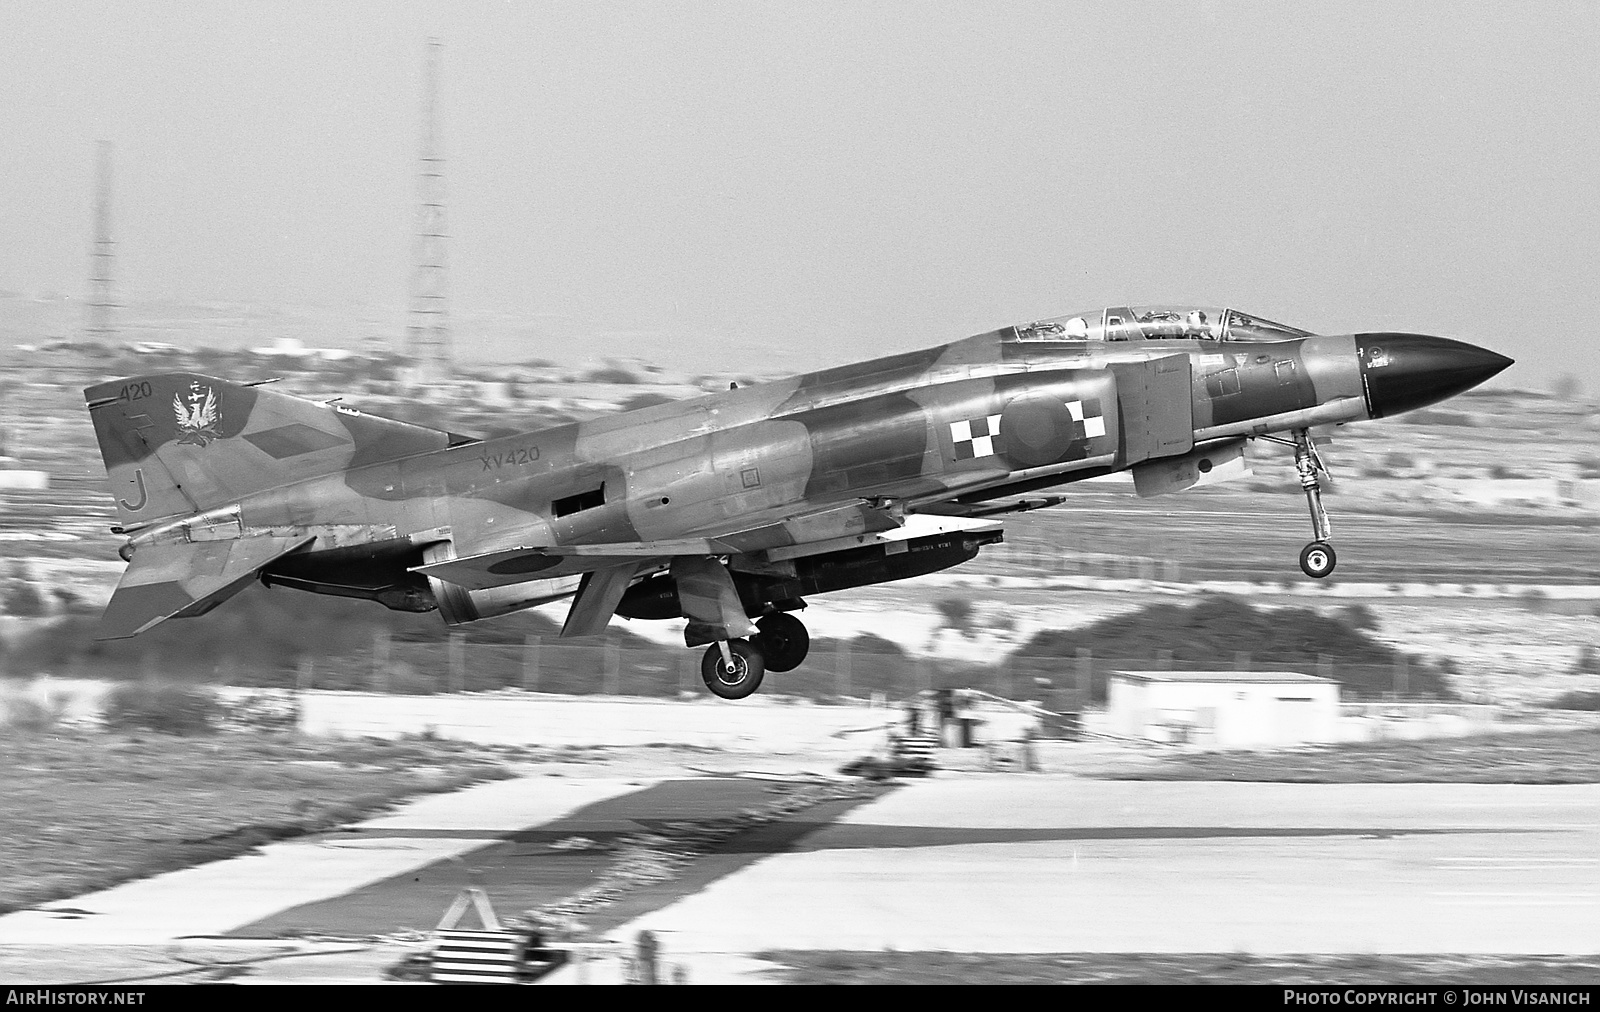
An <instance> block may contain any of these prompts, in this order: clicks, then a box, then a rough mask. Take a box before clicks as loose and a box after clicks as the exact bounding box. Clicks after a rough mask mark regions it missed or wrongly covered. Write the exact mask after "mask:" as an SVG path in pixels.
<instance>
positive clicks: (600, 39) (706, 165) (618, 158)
mask: <svg viewBox="0 0 1600 1012" xmlns="http://www.w3.org/2000/svg"><path fill="white" fill-rule="evenodd" d="M430 36H435V37H437V38H439V40H440V41H441V42H442V43H443V44H444V50H443V62H442V83H441V96H440V115H441V136H442V141H443V146H444V153H445V156H446V158H447V167H446V172H447V175H448V191H449V195H448V216H449V231H450V234H451V236H452V238H451V242H450V248H449V255H450V262H451V273H450V294H451V302H452V307H453V311H454V313H455V315H456V316H457V318H458V320H460V321H462V322H461V324H460V325H459V326H458V342H460V343H461V344H462V345H467V344H468V343H469V342H470V341H471V340H472V339H473V336H474V335H473V332H472V328H471V327H470V326H467V321H468V320H470V319H475V318H482V319H487V318H490V317H495V318H497V319H500V320H501V321H502V322H507V321H509V323H510V324H512V325H514V327H516V328H520V332H521V333H523V334H524V335H525V342H526V345H525V347H519V348H512V347H507V346H505V344H504V342H502V344H501V345H500V346H498V347H496V348H494V349H492V350H493V351H495V352H497V353H500V354H503V355H508V356H512V357H531V356H532V355H536V354H545V353H548V351H549V350H550V348H551V346H552V345H559V346H561V347H562V348H564V349H565V350H569V351H570V350H571V348H573V347H575V346H577V345H578V344H579V343H581V342H588V346H589V347H592V349H593V350H594V351H595V352H596V353H597V354H624V355H625V354H639V355H642V356H644V357H647V358H654V359H657V360H663V361H667V362H672V361H681V362H684V363H686V364H687V363H690V362H692V363H694V364H696V365H701V364H704V363H706V362H707V361H709V360H714V359H716V358H718V357H719V356H721V357H725V359H726V361H727V362H728V363H730V364H733V365H736V366H739V367H745V368H750V367H754V366H760V365H763V364H766V363H769V362H770V363H772V364H774V365H777V366H781V367H784V368H790V367H793V368H799V367H804V366H808V365H811V364H816V363H838V362H842V361H846V360H849V359H852V358H860V357H864V356H866V355H869V354H873V353H880V352H882V353H887V352H892V351H900V350H905V349H909V348H912V347H917V346H921V345H926V344H933V343H937V342H941V341H946V340H952V339H955V338H958V337H962V336H965V335H967V334H971V333H976V332H979V331H982V330H987V329H990V328H993V327H996V326H1001V325H1005V324H1008V323H1014V322H1019V321H1025V320H1028V319H1033V318H1037V317H1042V316H1052V315H1059V314H1061V313H1065V312H1068V311H1074V310H1080V309H1086V308H1090V307H1097V306H1101V305H1105V304H1108V303H1122V302H1133V303H1140V302H1197V303H1202V304H1228V305H1235V306H1238V307H1241V308H1244V309H1246V310H1248V311H1252V312H1255V313H1259V314H1261V315H1263V316H1267V317H1270V318H1274V319H1279V320H1282V321H1284V322H1289V323H1293V324H1296V325H1299V326H1303V327H1306V328H1309V329H1314V330H1318V331H1322V332H1329V333H1337V332H1349V331H1352V330H1376V329H1392V330H1411V331H1420V332H1425V333H1437V334H1443V335H1447V336H1455V337H1460V338H1464V339H1466V340H1470V341H1474V342H1477V343H1481V344H1484V345H1487V346H1489V347H1491V348H1493V349H1495V350H1497V351H1501V352H1504V353H1506V354H1510V355H1512V356H1513V357H1515V358H1517V359H1518V360H1519V364H1518V367H1517V368H1516V369H1514V370H1512V371H1511V372H1510V373H1508V374H1506V381H1507V382H1510V383H1513V384H1515V385H1519V386H1547V385H1548V384H1549V383H1550V382H1551V380H1552V379H1553V378H1554V377H1555V376H1557V375H1558V374H1560V373H1561V372H1563V371H1570V372H1573V373H1576V374H1577V375H1579V376H1580V377H1581V378H1582V380H1583V382H1584V385H1585V387H1586V388H1587V389H1588V390H1589V391H1591V392H1594V391H1600V333H1597V328H1596V326H1595V321H1596V320H1600V315H1597V311H1600V283H1597V281H1596V265H1597V263H1600V168H1597V167H1600V4H1594V3H1587V2H1584V3H1547V2H1539V3H1531V4H1508V3H1504V2H1493V3H1463V2H1460V0H1456V2H1448V3H1446V2H1439V3H1421V2H1401V3H1377V2H1375V3H1359V4H1351V3H1322V4H1311V5H1302V4H1286V3H1251V4H1235V3H1186V4H1148V3H1147V4H1126V3H1097V4H1076V5H1075V4H1067V3H1061V2H1039V3H1030V2H1016V3H1003V2H987V0H986V2H977V0H964V2H954V3H931V2H912V0H906V2H872V0H866V2H862V0H853V2H844V3H831V2H829V3H806V2H788V3H781V4H780V3H758V2H738V3H705V2H702V3H679V2H661V0H652V2H638V3H596V2H575V3H467V2H460V0H451V2H449V3H438V4H432V3H422V2H409V3H408V2H396V0H385V2H383V3H370V4H362V3H352V2H348V0H341V2H340V3H333V4H330V3H321V2H318V3H274V2H270V0H252V2H250V3H209V2H207V3H193V4H182V3H137V2H126V0H124V2H118V3H116V4H103V3H92V4H90V3H85V4H75V3H66V2H61V0H50V2H46V3H27V2H21V0H6V2H0V138H4V146H3V147H0V192H3V193H4V199H3V201H0V288H3V289H10V290H18V291H23V292H29V293H33V292H41V291H52V290H53V291H57V292H65V293H69V294H71V295H74V296H81V295H82V294H83V293H84V292H85V289H86V281H85V279H86V276H87V265H88V253H89V246H90V239H91V209H90V205H91V195H92V191H93V170H94V148H95V141H96V140H97V139H100V138H105V139H109V140H112V141H114V142H115V144H116V209H115V235H116V238H117V240H118V243H119V245H118V264H117V275H118V278H117V281H118V289H119V295H120V296H121V297H122V298H123V299H125V300H138V299H149V298H157V297H168V296H175V297H179V298H182V299H186V300H195V301H248V302H255V303H260V304H273V303H278V302H282V303H287V304H306V303H315V304H320V305H327V306H335V307H341V306H342V307H350V306H367V307H377V308H376V309H375V310H372V311H371V312H369V313H368V316H369V318H371V319H379V320H387V319H393V320H395V321H398V325H403V315H402V314H401V313H399V312H398V310H400V309H401V308H402V307H403V306H404V304H405V299H406V285H407V279H408V273H409V268H408V264H409V260H410V255H411V254H410V246H411V232H412V229H413V225H412V222H413V213H414V212H413V205H414V203H415V193H416V184H415V155H416V148H417V139H418V134H419V119H420V117H419V107H420V103H421V89H422V66H423V55H424V48H425V43H426V40H427V39H428V38H429V37H430ZM385 312H387V313H388V314H389V315H388V316H385V315H384V314H385ZM373 313H376V315H375V316H374V315H372V314H373ZM1568 317H1571V319H1570V320H1569V319H1568ZM384 325H385V324H378V326H380V328H381V327H382V326H384ZM511 332H512V329H506V328H502V330H501V331H498V333H501V334H502V335H503V334H505V333H511ZM466 350H468V351H469V352H470V351H471V350H472V349H466ZM477 350H478V351H479V352H480V353H482V352H483V351H484V350H485V349H483V348H481V347H480V348H479V349H477Z"/></svg>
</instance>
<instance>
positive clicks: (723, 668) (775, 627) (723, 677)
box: [700, 612, 811, 699]
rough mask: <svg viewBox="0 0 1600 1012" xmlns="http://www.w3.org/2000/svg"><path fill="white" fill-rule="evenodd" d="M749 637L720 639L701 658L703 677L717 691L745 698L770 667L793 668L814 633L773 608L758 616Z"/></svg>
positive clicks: (786, 669)
mask: <svg viewBox="0 0 1600 1012" xmlns="http://www.w3.org/2000/svg"><path fill="white" fill-rule="evenodd" d="M756 628H757V629H758V630H759V631H758V632H757V633H756V634H755V635H754V636H752V637H750V638H749V639H747V640H746V639H733V640H719V641H718V642H716V643H713V644H711V646H710V648H709V649H707V650H706V653H705V656H704V657H703V658H701V660H700V677H701V680H703V681H704V682H705V683H706V688H708V689H710V690H711V691H712V693H713V694H714V695H717V696H721V697H722V698H723V699H743V698H744V697H746V696H748V695H750V694H751V693H752V692H755V691H756V690H757V689H759V688H760V687H761V679H762V678H763V677H764V676H765V675H766V673H767V672H768V671H778V672H783V671H793V670H794V669H795V668H798V667H799V666H800V662H801V661H804V660H805V659H806V653H807V652H808V651H809V650H810V649H811V634H810V633H808V632H806V627H805V624H804V623H802V622H801V621H800V620H799V619H797V618H795V617H794V616H793V615H789V614H787V613H784V612H773V613H772V614H770V615H763V616H762V617H761V618H759V619H757V620H756Z"/></svg>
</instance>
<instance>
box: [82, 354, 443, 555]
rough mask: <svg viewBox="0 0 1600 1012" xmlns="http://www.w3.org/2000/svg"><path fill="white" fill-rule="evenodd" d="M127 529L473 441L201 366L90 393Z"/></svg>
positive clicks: (102, 450) (96, 428)
mask: <svg viewBox="0 0 1600 1012" xmlns="http://www.w3.org/2000/svg"><path fill="white" fill-rule="evenodd" d="M83 395H84V399H85V400H86V401H87V402H88V404H89V416H90V417H91V418H92V419H93V420H94V434H95V437H96V438H97V439H98V440H99V441H100V455H101V457H102V458H103V459H104V460H105V465H106V476H107V478H108V479H109V482H108V483H109V487H110V490H111V495H112V497H113V498H114V499H115V500H116V504H117V517H118V519H119V520H120V521H121V522H122V526H123V527H125V528H128V529H130V530H131V529H136V528H139V527H147V526H149V525H150V524H152V523H155V522H157V521H160V520H163V519H166V518H169V517H174V516H186V515H188V514H190V513H196V512H200V511H202V510H208V509H213V508H216V507H218V506H225V505H228V504H230V503H235V502H238V501H239V500H240V499H241V498H243V497H244V496H247V495H250V494H251V493H253V492H260V491H263V490H265V489H269V488H276V487H278V486H280V485H286V484H289V483H291V482H295V481H299V480H301V479H304V478H311V477H315V476H317V475H320V474H328V473H330V472H333V471H338V470H343V469H346V468H351V467H360V466H362V465H364V464H371V463H375V462H377V461H380V460H392V459H394V458H396V457H406V456H410V455H411V454H414V453H425V452H427V451H429V450H440V449H443V448H445V447H447V446H452V445H455V444H457V443H461V442H467V441H468V440H465V439H463V438H462V437H459V436H452V435H451V434H450V433H448V432H441V431H439V430H437V429H429V428H424V427H423V426H420V425H412V424H410V423H407V422H397V421H394V420H392V419H388V418H380V417H378V416H376V415H366V414H362V413H361V412H359V411H353V410H351V409H349V408H345V407H336V406H333V405H330V404H323V403H320V402H317V401H308V400H305V399H303V398H300V397H295V396H293V395H291V394H284V393H279V392H277V391H276V390H269V389H264V388H262V387H259V386H240V385H238V384H234V383H229V382H226V381H224V380H219V379H213V378H212V377H210V376H199V375H195V374H193V373H162V374H159V375H153V376H139V377H134V378H132V379H124V380H113V381H111V382H109V383H101V384H99V385H98V386H92V387H90V388H88V389H87V390H85V391H84V392H83Z"/></svg>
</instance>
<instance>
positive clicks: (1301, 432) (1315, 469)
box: [1256, 429, 1339, 580]
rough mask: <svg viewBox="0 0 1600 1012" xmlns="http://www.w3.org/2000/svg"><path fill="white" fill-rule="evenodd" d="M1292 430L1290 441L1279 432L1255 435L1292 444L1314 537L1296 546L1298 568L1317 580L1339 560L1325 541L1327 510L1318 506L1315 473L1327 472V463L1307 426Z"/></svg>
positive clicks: (1329, 532) (1330, 534)
mask: <svg viewBox="0 0 1600 1012" xmlns="http://www.w3.org/2000/svg"><path fill="white" fill-rule="evenodd" d="M1292 434H1293V436H1294V439H1293V440H1292V441H1291V440H1288V439H1284V438H1283V437H1281V436H1267V435H1262V436H1257V437H1256V438H1258V439H1266V440H1270V441H1272V442H1274V443H1282V444H1283V445H1285V446H1293V447H1294V469H1295V470H1296V471H1297V472H1299V474H1300V488H1301V489H1303V490H1304V491H1305V494H1306V506H1307V508H1309V509H1310V510H1311V534H1312V536H1313V537H1315V538H1316V539H1317V540H1315V541H1313V542H1311V544H1309V545H1307V546H1305V547H1304V548H1302V549H1300V569H1301V571H1302V572H1304V573H1305V574H1306V575H1307V576H1309V577H1311V578H1312V579H1315V580H1320V579H1322V578H1323V577H1325V576H1327V575H1328V574H1329V573H1332V572H1333V567H1334V566H1336V565H1338V563H1339V556H1338V555H1336V554H1335V553H1334V551H1333V546H1332V545H1330V544H1328V540H1329V539H1330V538H1332V537H1333V526H1332V525H1331V524H1329V523H1328V511H1327V510H1325V509H1323V508H1322V482H1321V480H1320V479H1319V478H1318V477H1317V475H1318V474H1319V473H1320V474H1329V473H1330V472H1329V471H1328V465H1327V464H1325V463H1323V461H1322V455H1321V454H1319V453H1318V452H1317V447H1316V444H1315V443H1313V442H1312V441H1311V430H1309V429H1295V430H1294V431H1293V433H1292Z"/></svg>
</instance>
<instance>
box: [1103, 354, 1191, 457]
mask: <svg viewBox="0 0 1600 1012" xmlns="http://www.w3.org/2000/svg"><path fill="white" fill-rule="evenodd" d="M1111 371H1112V373H1113V374H1115V376H1116V378H1117V410H1118V412H1119V414H1120V415H1121V420H1122V425H1121V430H1122V445H1121V446H1120V447H1118V450H1119V451H1120V452H1119V454H1118V458H1119V459H1118V461H1117V463H1118V464H1120V465H1122V466H1124V467H1126V466H1127V465H1129V464H1137V463H1138V462H1139V461H1141V460H1149V459H1150V458H1152V457H1172V456H1176V455H1178V454H1181V453H1188V452H1189V451H1190V450H1191V449H1193V448H1194V399H1193V395H1192V392H1191V388H1190V377H1189V356H1188V355H1168V356H1166V357H1165V358H1158V359H1152V360H1150V361H1147V362H1115V363H1112V366H1111Z"/></svg>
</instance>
